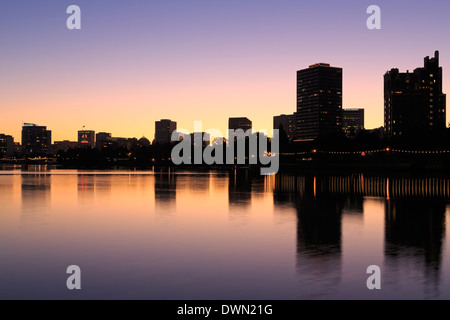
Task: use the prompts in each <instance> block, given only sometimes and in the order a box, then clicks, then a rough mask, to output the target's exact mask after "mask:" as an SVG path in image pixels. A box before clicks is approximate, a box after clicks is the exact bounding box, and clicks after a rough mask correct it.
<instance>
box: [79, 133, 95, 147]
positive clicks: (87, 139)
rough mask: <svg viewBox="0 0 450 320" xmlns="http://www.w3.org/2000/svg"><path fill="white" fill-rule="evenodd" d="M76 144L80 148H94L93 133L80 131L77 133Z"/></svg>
mask: <svg viewBox="0 0 450 320" xmlns="http://www.w3.org/2000/svg"><path fill="white" fill-rule="evenodd" d="M78 144H79V146H80V147H91V148H94V147H95V131H92V130H80V131H78Z"/></svg>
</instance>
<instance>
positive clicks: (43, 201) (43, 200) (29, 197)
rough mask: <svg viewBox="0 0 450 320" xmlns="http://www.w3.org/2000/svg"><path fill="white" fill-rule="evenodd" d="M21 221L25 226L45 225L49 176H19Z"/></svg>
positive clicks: (49, 186) (48, 204)
mask: <svg viewBox="0 0 450 320" xmlns="http://www.w3.org/2000/svg"><path fill="white" fill-rule="evenodd" d="M21 197H22V210H21V221H22V223H23V224H25V225H33V224H46V223H48V220H49V211H48V210H47V209H48V208H49V207H50V202H51V175H47V174H39V173H36V174H24V175H21Z"/></svg>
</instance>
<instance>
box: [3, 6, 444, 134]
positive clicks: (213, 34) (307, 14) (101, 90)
mask: <svg viewBox="0 0 450 320" xmlns="http://www.w3.org/2000/svg"><path fill="white" fill-rule="evenodd" d="M73 4H74V5H78V6H79V7H80V8H81V30H68V29H67V27H66V20H67V18H68V17H69V14H67V13H66V9H67V7H68V6H69V5H73ZM372 4H375V5H378V6H379V7H380V8H381V30H369V29H367V27H366V20H367V18H368V17H369V14H367V13H366V10H367V7H369V6H370V5H372ZM449 15H450V2H449V1H444V0H440V1H438V0H430V1H412V0H409V1H400V0H389V1H385V0H371V1H364V0H345V1H335V0H320V1H300V0H295V1H291V0H278V1H274V0H271V1H268V0H239V1H236V0H164V1H162V0H160V1H153V0H126V1H125V0H114V1H113V0H95V1H92V0H89V1H88V0H71V1H63V0H58V1H54V0H36V1H25V0H2V1H1V2H0V41H1V44H2V45H1V50H0V57H1V58H0V111H1V117H0V133H5V134H10V135H13V136H14V139H15V141H16V142H20V140H21V126H22V123H24V122H31V123H36V124H39V125H45V126H47V128H48V129H49V130H52V132H53V137H52V138H53V141H55V140H76V139H77V131H78V130H81V129H82V128H83V126H85V127H86V129H91V130H95V131H96V132H100V131H106V132H111V133H112V135H113V136H116V137H136V138H140V137H142V136H146V137H147V138H149V139H153V136H154V127H155V125H154V123H155V121H156V120H159V119H167V118H168V119H172V120H173V121H177V123H178V128H183V129H187V130H189V131H193V128H194V121H196V120H201V121H203V129H204V130H206V129H210V128H216V129H219V130H221V131H222V132H224V135H225V131H226V129H227V124H228V118H229V117H239V116H245V117H248V118H249V119H251V120H252V121H253V128H254V129H255V130H259V129H267V130H271V129H272V126H273V116H275V115H279V114H283V113H284V114H289V113H293V112H295V111H296V71H297V70H299V69H304V68H307V67H308V66H309V65H311V64H314V63H317V62H325V63H330V64H331V65H332V66H335V67H342V68H343V107H344V108H364V109H365V118H366V119H365V126H366V128H369V129H370V128H375V127H379V126H382V125H383V75H384V74H385V73H386V71H388V70H390V69H391V68H399V69H400V71H403V72H406V70H411V71H412V70H414V69H415V68H417V67H421V66H423V58H424V57H425V56H433V55H434V51H435V50H439V51H440V64H441V66H442V67H443V76H444V90H443V91H444V93H450V84H448V83H447V75H450V73H447V70H450V41H448V39H447V38H448V36H447V35H448V34H449V31H450V19H449ZM448 118H449V117H448ZM269 133H270V131H269Z"/></svg>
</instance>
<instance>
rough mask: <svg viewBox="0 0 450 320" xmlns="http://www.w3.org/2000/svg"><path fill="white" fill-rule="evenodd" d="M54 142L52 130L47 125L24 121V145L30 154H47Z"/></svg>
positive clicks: (24, 149) (27, 153) (26, 152)
mask: <svg viewBox="0 0 450 320" xmlns="http://www.w3.org/2000/svg"><path fill="white" fill-rule="evenodd" d="M51 143H52V132H51V131H50V130H47V127H45V126H38V125H36V124H33V123H24V124H23V127H22V147H23V151H24V153H25V154H26V155H28V156H45V155H47V153H48V152H49V149H50V147H51Z"/></svg>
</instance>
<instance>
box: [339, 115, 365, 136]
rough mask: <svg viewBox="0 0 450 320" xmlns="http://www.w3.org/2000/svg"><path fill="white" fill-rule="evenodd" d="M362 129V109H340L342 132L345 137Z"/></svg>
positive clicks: (353, 134)
mask: <svg viewBox="0 0 450 320" xmlns="http://www.w3.org/2000/svg"><path fill="white" fill-rule="evenodd" d="M363 129H364V109H342V130H343V131H344V133H345V135H346V136H347V137H352V136H355V135H356V134H357V133H358V131H359V130H363Z"/></svg>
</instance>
